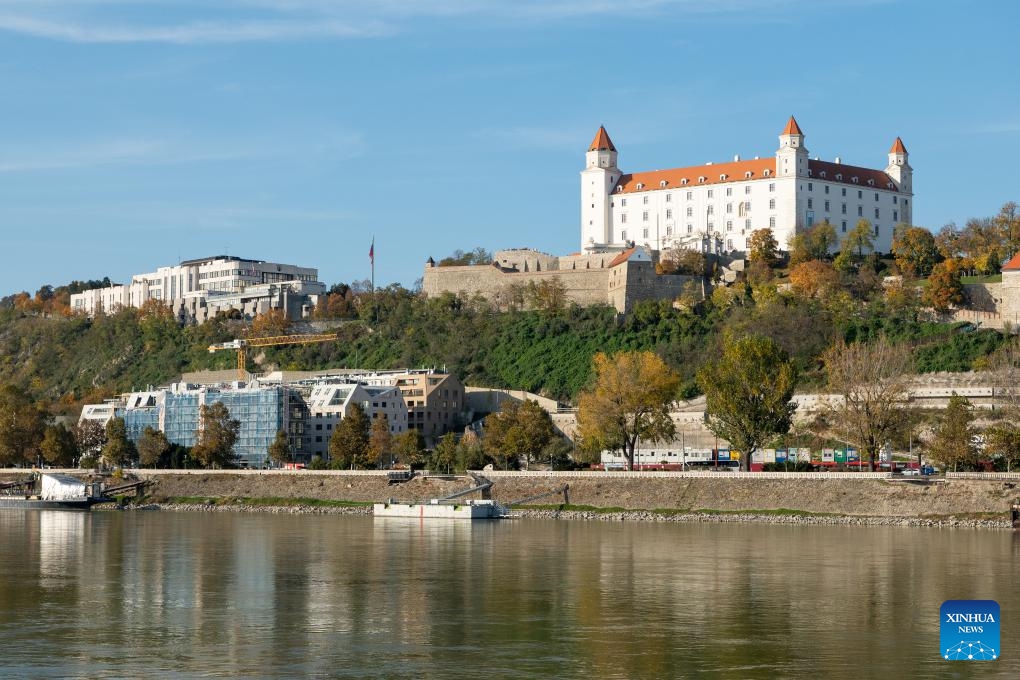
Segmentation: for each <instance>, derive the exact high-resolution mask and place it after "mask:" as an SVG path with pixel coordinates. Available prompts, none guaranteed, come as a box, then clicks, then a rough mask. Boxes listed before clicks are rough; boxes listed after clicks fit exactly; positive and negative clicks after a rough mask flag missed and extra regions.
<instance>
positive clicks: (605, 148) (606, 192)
mask: <svg viewBox="0 0 1020 680" xmlns="http://www.w3.org/2000/svg"><path fill="white" fill-rule="evenodd" d="M616 157H617V154H616V147H615V146H613V140H611V139H610V138H609V133H608V132H606V128H604V127H602V126H599V130H598V132H596V133H595V138H594V139H593V140H592V142H591V145H590V146H589V147H588V152H587V153H586V154H585V156H584V159H585V163H584V166H585V167H584V170H582V171H581V250H585V249H588V250H591V249H593V248H595V247H596V246H600V245H603V244H606V243H609V242H611V240H612V239H611V233H610V230H611V228H612V224H611V211H610V209H609V208H610V201H611V200H612V199H611V194H612V191H613V187H615V186H616V183H617V182H618V181H619V180H620V175H621V174H622V173H621V172H620V169H619V168H618V167H616Z"/></svg>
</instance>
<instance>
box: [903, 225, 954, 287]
mask: <svg viewBox="0 0 1020 680" xmlns="http://www.w3.org/2000/svg"><path fill="white" fill-rule="evenodd" d="M892 254H893V257H894V258H895V260H896V266H897V267H899V269H900V273H901V274H903V276H905V277H908V278H915V277H925V276H928V275H929V274H931V270H932V269H933V268H934V267H935V265H936V264H938V263H939V262H940V261H941V260H942V255H941V254H940V253H939V248H938V245H937V244H936V243H935V237H934V236H933V235H932V233H931V232H930V231H928V230H927V229H923V228H921V227H909V226H907V225H899V226H898V227H897V228H896V229H895V230H894V231H893V239H892Z"/></svg>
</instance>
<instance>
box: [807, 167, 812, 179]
mask: <svg viewBox="0 0 1020 680" xmlns="http://www.w3.org/2000/svg"><path fill="white" fill-rule="evenodd" d="M807 176H808V177H810V176H811V168H808V171H807Z"/></svg>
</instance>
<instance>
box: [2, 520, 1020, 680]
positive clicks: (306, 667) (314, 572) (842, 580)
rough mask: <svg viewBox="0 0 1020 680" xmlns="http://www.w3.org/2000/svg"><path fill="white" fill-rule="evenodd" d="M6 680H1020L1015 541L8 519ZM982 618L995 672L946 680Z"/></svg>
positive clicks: (943, 532) (962, 672) (1008, 535)
mask: <svg viewBox="0 0 1020 680" xmlns="http://www.w3.org/2000/svg"><path fill="white" fill-rule="evenodd" d="M0 538H2V543H0V644H2V647H0V675H2V676H3V677H25V678H45V677H53V678H58V677H59V678H65V677H73V678H107V677H109V678H149V677H151V678H175V677H176V678H185V677H189V678H190V677H225V678H226V677H229V678H289V677H337V678H404V677H416V678H469V677H486V678H586V679H587V680H601V679H602V678H702V677H704V678H854V679H855V680H857V679H862V678H950V677H953V678H1016V677H1020V588H1018V587H1017V586H1016V580H1017V576H1018V575H1020V568H1018V565H1020V535H1018V534H1015V533H1013V532H1009V531H995V530H975V529H923V528H908V527H831V526H777V525H750V524H744V525H740V524H667V523H636V522H612V523H611V522H568V521H556V520H511V521H502V522H475V523H467V522H450V521H445V522H443V521H434V522H427V521H426V523H420V522H419V521H416V520H412V521H402V520H381V519H380V520H373V519H372V518H370V517H354V516H335V515H333V516H329V515H327V516H321V515H315V516H312V515H271V514H241V513H237V514H234V513H199V512H195V513H174V512H124V513H117V512H93V513H83V512H59V511H17V510H0ZM968 598H975V599H994V600H997V601H998V602H999V604H1000V605H1001V608H1002V644H1001V647H1002V650H1001V658H999V659H998V660H996V661H987V662H959V661H957V662H950V661H943V660H942V659H941V658H940V657H939V654H938V651H939V650H938V644H939V621H938V617H939V606H940V605H941V604H942V602H943V600H947V599H968Z"/></svg>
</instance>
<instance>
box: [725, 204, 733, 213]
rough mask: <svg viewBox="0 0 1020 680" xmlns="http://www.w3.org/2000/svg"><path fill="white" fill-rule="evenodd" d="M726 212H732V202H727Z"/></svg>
mask: <svg viewBox="0 0 1020 680" xmlns="http://www.w3.org/2000/svg"><path fill="white" fill-rule="evenodd" d="M726 212H727V213H732V212H733V204H732V203H727V204H726Z"/></svg>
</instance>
